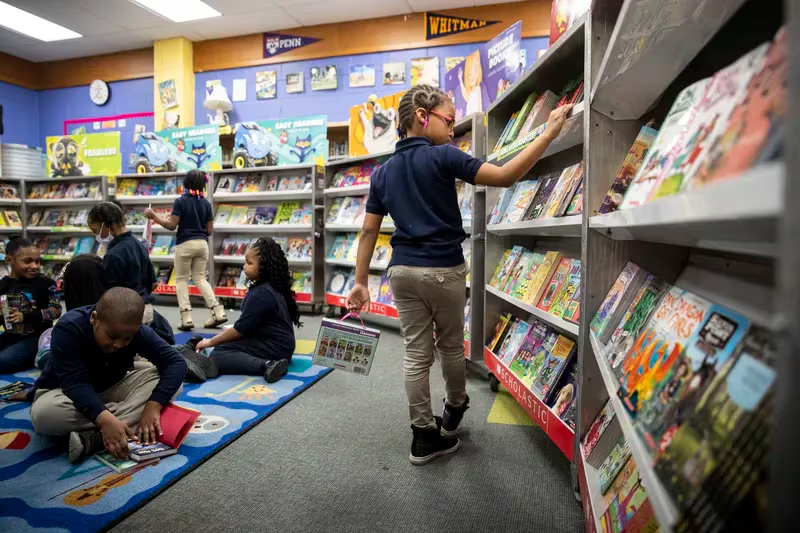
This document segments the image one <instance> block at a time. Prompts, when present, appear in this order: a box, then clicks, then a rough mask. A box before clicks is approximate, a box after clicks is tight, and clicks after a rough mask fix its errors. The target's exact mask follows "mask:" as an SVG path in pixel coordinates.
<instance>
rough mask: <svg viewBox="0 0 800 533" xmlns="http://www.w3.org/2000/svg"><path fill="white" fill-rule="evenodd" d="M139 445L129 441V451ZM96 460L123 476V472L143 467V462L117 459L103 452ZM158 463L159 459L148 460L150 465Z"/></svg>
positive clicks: (97, 454)
mask: <svg viewBox="0 0 800 533" xmlns="http://www.w3.org/2000/svg"><path fill="white" fill-rule="evenodd" d="M136 445H137V443H136V442H135V441H132V440H129V441H128V449H133V447H134V446H136ZM94 458H95V459H97V460H98V461H100V462H101V463H103V464H104V465H106V466H110V467H111V468H112V469H113V470H114V471H115V472H117V473H118V474H122V473H123V472H127V471H128V470H131V469H133V468H136V467H137V466H139V465H141V461H134V460H132V459H117V458H116V457H114V456H113V455H111V454H110V453H109V452H107V451H105V450H103V451H102V452H98V453H96V454H95V455H94ZM156 461H158V459H157V458H155V457H154V458H152V461H151V460H147V462H148V463H150V462H152V463H155V462H156Z"/></svg>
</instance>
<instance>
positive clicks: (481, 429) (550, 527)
mask: <svg viewBox="0 0 800 533" xmlns="http://www.w3.org/2000/svg"><path fill="white" fill-rule="evenodd" d="M158 309H159V311H160V312H162V313H163V314H165V316H167V318H168V319H170V321H171V323H173V324H177V316H178V315H177V311H176V309H175V308H174V307H168V306H159V307H158ZM195 314H196V316H195V317H194V320H195V323H202V322H203V320H205V311H204V310H201V309H198V311H197V312H196V313H195ZM235 316H236V313H235V312H234V313H233V314H232V318H235ZM303 322H304V327H302V328H300V329H299V330H298V338H299V339H315V338H316V333H317V330H318V328H319V324H320V317H313V316H306V317H304V318H303ZM382 331H383V333H382V337H381V341H380V342H381V344H380V346H379V350H378V356H379V357H378V358H377V359H376V361H375V363H374V364H373V369H372V371H371V373H370V375H369V376H368V377H366V378H362V377H360V376H355V375H352V374H347V373H344V372H337V371H334V372H333V373H331V374H330V375H328V376H327V377H325V378H323V379H322V380H321V381H319V382H317V383H316V384H315V385H313V386H312V387H311V388H310V389H308V390H306V391H305V392H303V393H302V394H301V395H300V396H298V397H297V398H295V399H294V400H292V401H290V402H289V403H288V404H287V405H285V406H284V407H283V408H281V409H280V410H278V411H277V412H276V413H274V414H272V415H271V416H270V417H269V418H267V419H266V420H264V421H263V422H261V423H260V424H258V425H257V426H256V427H254V428H253V429H252V430H251V431H249V432H248V433H246V434H245V435H244V436H242V437H241V438H239V439H238V440H237V441H236V442H234V443H233V444H231V445H230V446H228V447H227V448H225V449H223V450H222V451H221V452H219V453H218V454H217V455H216V456H214V457H213V458H211V459H210V460H209V461H207V462H206V463H204V464H203V465H202V466H200V467H199V468H197V469H196V470H194V471H193V472H192V473H190V474H189V475H187V476H186V477H184V478H183V479H181V480H180V481H178V482H177V483H175V484H174V485H173V486H172V487H170V488H169V489H167V490H166V491H164V492H163V493H162V494H161V495H159V496H157V497H156V498H154V499H153V500H152V501H150V502H149V503H147V504H146V505H145V506H144V507H142V508H141V509H139V510H138V511H137V512H135V513H134V514H133V515H131V516H130V517H128V518H127V519H125V520H124V521H123V522H121V523H120V524H119V525H117V526H116V527H115V528H114V529H113V531H115V532H117V533H122V532H128V531H136V532H138V531H169V532H173V531H193V532H206V531H208V532H218V531H238V532H249V531H276V532H316V531H321V532H353V533H359V532H365V533H366V532H369V533H375V532H384V531H386V532H389V531H391V532H397V531H414V532H415V533H418V532H451V531H464V532H482V531H487V532H488V531H494V532H537V533H538V532H541V533H556V532H578V531H582V529H583V519H582V512H581V509H580V506H579V504H578V502H577V501H576V500H575V498H574V496H573V492H572V488H571V486H570V481H569V478H570V470H569V464H568V462H567V460H566V458H565V457H564V456H563V454H562V453H561V452H560V451H559V450H558V449H557V448H556V446H555V445H554V444H552V443H551V442H550V440H549V439H548V437H547V436H546V435H544V433H542V431H541V430H540V429H539V428H537V427H525V426H515V425H501V424H489V423H487V422H486V418H487V415H488V413H489V410H490V409H491V406H492V403H493V401H494V393H492V392H491V391H490V390H489V386H488V382H487V381H486V379H485V378H483V377H482V376H476V375H472V373H470V381H469V384H468V386H469V395H470V398H471V406H472V408H471V409H470V410H469V411H467V414H466V417H465V421H464V425H463V430H462V433H461V434H460V437H461V440H462V447H461V449H460V450H459V451H458V452H457V453H456V454H454V455H452V456H450V457H447V458H442V459H439V460H437V461H434V462H433V463H430V464H429V465H427V466H423V467H414V466H412V465H411V464H409V462H408V454H409V449H410V444H411V430H410V428H409V426H408V414H407V410H406V406H405V394H404V389H403V381H402V359H403V341H402V338H401V336H400V335H399V332H398V331H397V330H392V329H390V328H382ZM431 384H432V387H433V397H434V398H437V399H438V398H442V397H443V382H442V378H441V374H440V373H439V372H438V364H437V365H434V367H433V372H432V379H431ZM439 401H440V400H437V401H436V403H435V405H437V407H438V406H439V405H440V404H439Z"/></svg>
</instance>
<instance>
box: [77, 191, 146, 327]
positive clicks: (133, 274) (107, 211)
mask: <svg viewBox="0 0 800 533" xmlns="http://www.w3.org/2000/svg"><path fill="white" fill-rule="evenodd" d="M88 222H89V228H90V229H91V230H92V232H94V234H95V239H96V240H97V242H98V243H99V244H100V245H101V246H103V247H105V249H106V253H105V255H104V256H103V285H104V286H105V288H106V289H110V288H111V287H127V288H128V289H133V290H134V291H136V292H137V293H138V294H139V296H141V297H142V298H143V299H144V303H145V309H144V314H143V315H142V324H145V325H148V326H149V325H150V324H152V323H153V295H152V292H153V287H154V286H155V281H156V273H155V270H154V269H153V264H152V263H151V262H150V254H149V253H148V252H147V248H145V246H144V244H142V242H141V241H140V240H139V239H137V238H136V237H134V236H133V233H131V232H130V230H128V227H127V226H126V225H125V218H124V216H123V214H122V209H121V208H120V207H119V205H117V204H115V203H113V202H100V203H99V204H97V205H95V206H94V207H92V209H90V210H89V217H88Z"/></svg>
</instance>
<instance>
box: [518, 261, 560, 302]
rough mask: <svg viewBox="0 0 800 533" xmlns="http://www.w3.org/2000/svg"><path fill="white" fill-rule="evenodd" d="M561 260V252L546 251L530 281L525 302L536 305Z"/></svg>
mask: <svg viewBox="0 0 800 533" xmlns="http://www.w3.org/2000/svg"><path fill="white" fill-rule="evenodd" d="M560 261H561V253H560V252H556V251H554V250H551V251H548V252H545V254H544V257H543V258H542V261H541V263H539V264H538V266H537V267H536V270H535V271H534V272H533V275H532V277H531V279H530V283H528V290H527V292H526V294H525V299H524V300H523V301H524V302H525V303H528V304H531V305H536V304H537V303H539V300H540V299H541V298H542V294H544V291H545V290H546V289H547V287H548V282H549V281H550V278H551V277H552V276H553V272H554V271H555V269H556V268H557V267H558V265H559V263H560Z"/></svg>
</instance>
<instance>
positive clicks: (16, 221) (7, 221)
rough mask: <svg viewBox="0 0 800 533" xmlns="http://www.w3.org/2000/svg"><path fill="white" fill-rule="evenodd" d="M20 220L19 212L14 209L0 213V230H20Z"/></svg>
mask: <svg viewBox="0 0 800 533" xmlns="http://www.w3.org/2000/svg"><path fill="white" fill-rule="evenodd" d="M21 227H22V218H21V217H20V216H19V211H16V210H14V209H7V210H5V211H0V228H21Z"/></svg>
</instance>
